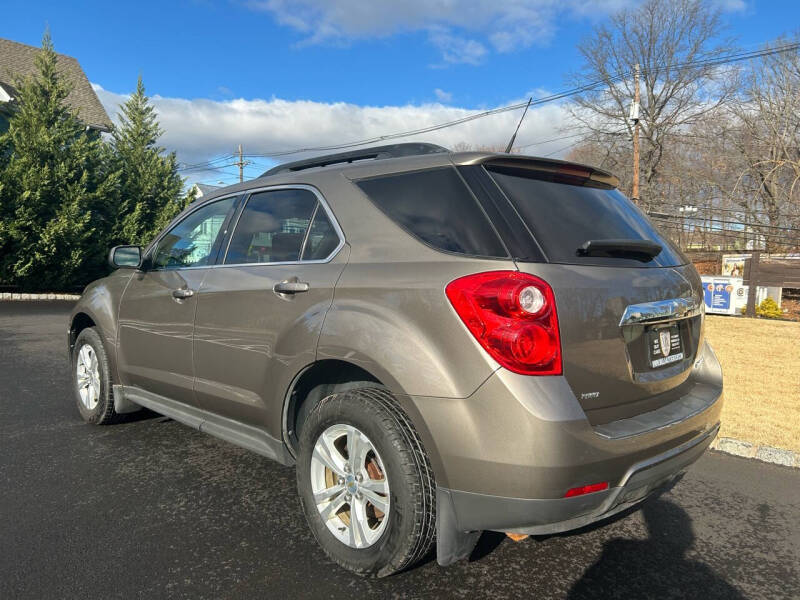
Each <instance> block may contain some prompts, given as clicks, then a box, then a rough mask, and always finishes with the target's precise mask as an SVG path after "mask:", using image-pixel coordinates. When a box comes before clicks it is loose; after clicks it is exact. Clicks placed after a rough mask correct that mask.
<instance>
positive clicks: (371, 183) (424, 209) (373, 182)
mask: <svg viewBox="0 0 800 600" xmlns="http://www.w3.org/2000/svg"><path fill="white" fill-rule="evenodd" d="M356 185H358V187H360V188H361V190H362V191H363V192H364V193H365V194H366V195H367V196H368V197H369V199H370V200H372V201H373V202H374V203H375V204H376V205H377V206H378V208H380V209H381V210H382V211H383V212H384V213H386V215H387V216H389V218H391V219H392V220H393V221H394V222H395V223H397V224H398V225H400V226H401V227H402V228H403V229H405V230H406V231H408V232H409V233H410V234H412V235H413V236H414V237H416V238H419V239H420V240H421V241H423V242H425V243H426V244H428V245H429V246H433V247H434V248H436V249H437V250H444V251H445V252H453V253H457V254H469V255H471V256H488V257H493V258H495V257H504V258H505V257H507V256H508V253H507V252H506V250H505V248H504V247H503V244H502V243H501V242H500V238H498V236H497V233H495V231H494V228H493V227H492V225H491V223H489V219H488V218H487V217H486V215H485V214H484V212H483V210H482V209H481V207H480V206H479V205H478V202H477V201H476V200H475V197H474V196H473V195H472V194H471V193H470V191H469V189H468V188H467V187H466V185H464V182H463V181H462V179H461V177H459V175H458V173H457V172H456V170H455V169H454V168H452V167H444V168H439V169H429V170H427V171H416V172H411V173H400V174H397V175H387V176H382V177H374V178H372V179H362V180H361V181H358V182H356Z"/></svg>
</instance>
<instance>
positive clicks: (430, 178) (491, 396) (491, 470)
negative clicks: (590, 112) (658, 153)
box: [68, 144, 722, 576]
mask: <svg viewBox="0 0 800 600" xmlns="http://www.w3.org/2000/svg"><path fill="white" fill-rule="evenodd" d="M617 185H618V181H617V179H616V178H615V177H613V176H612V175H610V174H608V173H605V172H603V171H600V170H598V169H595V168H592V167H587V166H583V165H578V164H573V163H569V162H563V161H558V160H550V159H544V158H534V157H527V156H521V155H509V154H493V153H484V152H460V153H450V152H448V151H447V150H445V149H444V148H441V147H439V146H434V145H432V144H398V145H393V146H382V147H377V148H368V149H366V150H359V151H355V152H345V153H341V154H334V155H328V156H323V157H317V158H314V159H310V160H303V161H298V162H294V163H287V164H283V165H278V166H277V167H275V168H273V169H272V170H270V171H267V172H266V173H264V174H263V175H262V176H261V177H259V178H257V179H254V180H252V181H247V182H245V183H241V184H238V185H234V186H230V187H227V188H224V189H220V190H218V191H215V192H214V193H213V195H211V196H209V197H203V198H202V199H201V200H200V201H196V202H194V203H192V204H191V205H190V206H189V207H188V208H187V209H186V210H184V211H183V212H182V213H181V214H180V215H179V216H178V217H177V218H176V219H175V220H174V221H173V222H172V223H171V224H170V225H169V226H168V227H167V228H166V229H165V230H164V231H163V232H162V233H161V234H159V235H158V236H157V237H156V238H155V240H153V242H152V243H151V244H150V245H149V246H147V247H146V248H140V247H138V246H117V247H115V248H114V249H112V250H111V253H110V256H109V261H110V263H111V265H112V267H114V269H115V270H114V271H113V272H112V273H111V275H109V276H108V277H105V278H103V279H100V280H98V281H96V282H94V283H92V284H90V285H89V286H88V287H87V288H86V290H85V291H84V292H83V295H82V297H81V299H80V301H79V302H78V303H77V305H76V307H75V309H74V311H73V313H72V315H71V317H70V322H69V328H68V341H69V349H70V356H71V360H72V363H71V364H72V375H73V381H74V392H75V397H76V401H77V407H78V410H79V411H80V414H81V416H82V417H83V419H84V420H86V421H87V422H89V423H93V424H97V425H101V424H107V423H112V422H114V421H117V420H119V415H123V414H125V413H129V412H132V411H135V410H138V409H139V408H141V407H146V408H148V409H151V410H153V411H156V412H158V413H161V414H163V415H166V416H168V417H170V418H172V419H174V420H176V421H179V422H181V423H184V424H186V425H189V426H191V427H195V428H197V429H199V430H200V431H203V432H206V433H209V434H211V435H214V436H217V437H219V438H222V439H224V440H228V441H229V442H232V443H234V444H238V445H240V446H243V447H245V448H248V449H250V450H252V451H254V452H257V453H259V454H261V455H263V456H267V457H269V458H272V459H274V460H277V461H278V462H280V463H282V464H284V465H295V466H296V472H297V488H298V494H299V497H300V502H301V504H302V508H303V511H304V513H305V516H306V518H307V520H308V524H309V527H310V528H311V531H312V532H313V534H314V536H315V537H316V539H317V541H318V542H319V544H320V546H322V548H323V549H324V551H325V552H326V553H327V555H328V556H329V557H330V558H331V559H332V560H334V561H336V562H337V563H338V564H340V565H342V566H343V567H345V568H347V569H350V570H352V571H354V572H356V573H360V574H374V575H381V576H382V575H388V574H391V573H394V572H397V571H399V570H401V569H406V568H408V567H410V566H411V565H413V564H414V563H415V562H417V561H419V560H420V559H421V558H422V557H423V556H424V555H425V554H426V553H427V552H428V551H429V550H430V549H431V547H432V545H433V544H434V541H435V543H436V554H437V559H438V561H439V563H440V564H442V565H447V564H450V563H452V562H453V561H456V560H458V559H461V558H464V557H466V556H468V555H469V554H470V552H471V551H472V549H473V548H474V546H475V543H476V540H477V538H478V536H479V535H480V533H481V531H483V530H492V531H499V532H507V533H516V534H533V535H541V534H552V533H556V532H563V531H568V530H573V529H577V528H580V527H583V526H585V525H587V524H589V523H593V522H595V521H598V520H601V519H605V518H607V517H609V516H610V515H613V514H615V513H618V512H620V511H622V510H624V509H626V508H628V507H630V506H632V505H634V504H636V503H637V502H640V501H642V500H644V499H645V498H647V497H648V496H649V495H651V494H652V493H653V492H654V491H655V490H657V489H659V488H661V487H662V486H664V485H667V484H668V483H670V482H672V481H673V480H674V479H675V478H676V476H678V475H679V474H680V473H681V472H682V471H683V470H684V469H686V468H687V467H688V466H689V465H690V464H691V463H693V462H694V461H695V460H697V458H698V457H699V456H700V455H701V454H702V453H703V451H704V450H705V449H706V448H707V447H708V445H709V444H710V443H711V441H712V440H713V439H714V437H715V435H716V434H717V431H718V429H719V415H720V409H721V405H722V375H721V371H720V366H719V363H718V361H717V359H716V357H715V356H714V353H713V351H712V350H711V348H710V347H709V345H708V343H706V342H705V341H704V339H703V319H704V308H703V307H704V304H703V292H702V287H701V283H700V279H699V277H698V275H697V272H696V271H695V269H694V267H693V266H692V265H691V264H690V263H689V261H688V260H687V259H686V257H685V256H684V255H683V254H682V253H681V251H680V250H679V249H678V248H676V247H675V245H674V244H673V243H672V242H671V241H670V240H668V239H666V238H665V237H664V236H662V235H661V234H660V233H659V231H658V230H657V229H656V228H655V227H654V226H653V224H652V223H651V222H650V221H649V220H648V219H647V217H645V216H644V215H643V213H642V212H641V211H640V210H639V209H638V208H637V207H636V206H635V205H634V204H633V203H632V202H631V201H630V200H628V199H627V198H626V197H625V196H624V195H623V194H622V193H620V191H619V190H618V189H617Z"/></svg>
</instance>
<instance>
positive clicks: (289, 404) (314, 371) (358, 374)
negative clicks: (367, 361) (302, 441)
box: [281, 359, 444, 481]
mask: <svg viewBox="0 0 800 600" xmlns="http://www.w3.org/2000/svg"><path fill="white" fill-rule="evenodd" d="M384 375H385V376H384V377H379V376H378V375H377V374H376V373H374V372H373V370H372V369H370V370H367V369H366V368H364V367H363V366H361V365H359V364H356V363H355V362H350V361H347V360H343V359H323V360H318V361H315V362H313V363H311V364H309V365H307V366H306V367H305V368H303V369H302V370H301V371H300V372H299V373H297V375H295V377H294V379H293V380H292V382H291V384H290V385H289V387H288V389H287V390H286V394H285V396H284V401H283V413H282V428H281V429H282V436H283V443H284V444H285V446H286V448H287V449H288V450H289V453H290V454H291V455H292V456H293V457H296V456H297V440H298V434H299V431H300V429H302V422H303V420H304V418H305V416H306V415H307V414H308V411H309V410H310V409H311V408H312V407H313V406H314V403H315V402H316V401H317V400H321V399H322V398H324V397H325V396H326V395H330V394H333V393H337V392H343V391H346V390H348V389H356V388H358V387H370V386H373V385H374V386H375V387H381V388H384V389H386V390H388V391H389V392H390V393H391V394H392V396H393V397H394V399H395V400H396V402H397V403H398V405H399V406H400V408H402V409H403V411H404V412H405V413H406V414H407V415H408V417H409V418H410V419H411V422H412V423H413V425H414V427H415V429H416V430H417V432H418V433H419V435H420V437H421V439H422V443H423V445H424V447H425V451H426V453H427V454H428V458H429V459H430V461H431V465H432V467H433V471H434V475H435V476H436V477H437V481H438V480H439V478H440V477H444V470H443V468H442V463H441V460H440V457H439V453H438V447H437V445H436V443H435V440H433V438H432V436H431V433H430V430H429V429H428V426H427V424H426V423H425V420H424V419H423V418H422V415H421V414H420V412H419V410H418V409H417V407H416V405H415V403H414V402H413V401H412V398H411V396H409V395H408V394H406V393H405V391H404V390H403V389H402V388H400V387H399V385H398V384H397V382H396V381H395V380H394V379H393V378H392V377H391V376H390V375H388V374H384ZM365 384H366V385H365Z"/></svg>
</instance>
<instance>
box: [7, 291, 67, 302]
mask: <svg viewBox="0 0 800 600" xmlns="http://www.w3.org/2000/svg"><path fill="white" fill-rule="evenodd" d="M78 299H80V296H79V295H78V294H19V293H17V292H13V293H12V292H2V293H0V302H2V301H4V300H5V301H12V302H20V301H26V302H30V301H31V300H35V301H42V300H78Z"/></svg>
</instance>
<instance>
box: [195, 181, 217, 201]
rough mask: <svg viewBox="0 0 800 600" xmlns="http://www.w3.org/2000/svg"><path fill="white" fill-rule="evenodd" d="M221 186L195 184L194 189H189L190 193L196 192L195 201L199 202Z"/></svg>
mask: <svg viewBox="0 0 800 600" xmlns="http://www.w3.org/2000/svg"><path fill="white" fill-rule="evenodd" d="M219 188H220V186H218V185H208V184H206V183H195V184H194V185H193V186H192V187H190V188H189V191H190V192H191V191H194V197H195V200H199V199H200V198H202V197H203V196H206V195H208V194H210V193H211V192H213V191H215V190H218V189H219Z"/></svg>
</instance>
